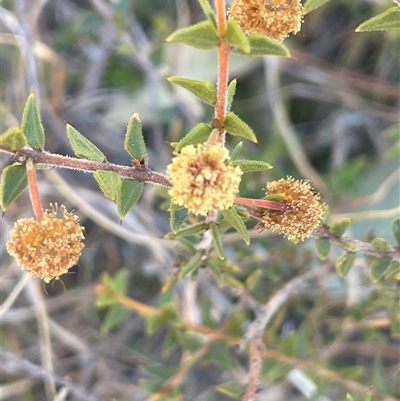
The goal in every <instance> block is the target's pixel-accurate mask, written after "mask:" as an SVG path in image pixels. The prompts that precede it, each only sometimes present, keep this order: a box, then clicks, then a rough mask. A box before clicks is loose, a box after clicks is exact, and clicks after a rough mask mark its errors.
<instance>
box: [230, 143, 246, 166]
mask: <svg viewBox="0 0 400 401" xmlns="http://www.w3.org/2000/svg"><path fill="white" fill-rule="evenodd" d="M242 148H243V141H240V142H239V143H238V144H237V145H236V146H235V149H233V150H232V153H231V163H232V162H233V161H234V160H235V159H236V158H237V157H238V155H239V153H240V152H241V151H242Z"/></svg>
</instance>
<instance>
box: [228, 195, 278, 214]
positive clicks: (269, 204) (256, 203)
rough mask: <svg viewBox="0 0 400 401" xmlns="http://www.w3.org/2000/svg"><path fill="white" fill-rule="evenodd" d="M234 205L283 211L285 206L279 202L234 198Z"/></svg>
mask: <svg viewBox="0 0 400 401" xmlns="http://www.w3.org/2000/svg"><path fill="white" fill-rule="evenodd" d="M235 203H237V204H238V205H243V206H250V207H262V208H264V209H272V210H278V211H280V212H284V211H285V204H284V203H281V202H275V201H270V200H266V199H250V198H236V199H235Z"/></svg>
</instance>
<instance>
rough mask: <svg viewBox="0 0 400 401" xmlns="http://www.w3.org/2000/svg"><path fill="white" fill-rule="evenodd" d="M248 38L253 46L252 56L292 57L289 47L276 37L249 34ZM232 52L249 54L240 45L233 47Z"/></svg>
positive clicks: (251, 46)
mask: <svg viewBox="0 0 400 401" xmlns="http://www.w3.org/2000/svg"><path fill="white" fill-rule="evenodd" d="M248 39H249V42H250V48H251V52H250V54H249V55H250V56H266V55H274V56H283V57H290V52H289V50H288V48H287V47H286V46H285V45H283V44H282V43H280V42H278V41H277V40H275V39H272V38H270V37H268V36H265V35H255V36H249V38H248ZM232 52H233V53H237V54H242V55H245V56H246V55H247V54H246V53H245V52H244V51H243V50H241V49H240V48H238V47H235V48H233V49H232Z"/></svg>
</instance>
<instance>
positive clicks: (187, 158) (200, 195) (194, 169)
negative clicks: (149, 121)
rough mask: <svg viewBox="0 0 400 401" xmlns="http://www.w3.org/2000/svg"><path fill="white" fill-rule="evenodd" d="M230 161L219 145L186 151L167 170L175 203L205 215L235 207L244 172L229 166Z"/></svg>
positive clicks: (178, 154)
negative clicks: (234, 203) (234, 202)
mask: <svg viewBox="0 0 400 401" xmlns="http://www.w3.org/2000/svg"><path fill="white" fill-rule="evenodd" d="M228 158H229V152H228V150H227V149H226V148H225V147H223V146H221V145H219V144H218V145H210V144H208V145H207V144H201V145H197V146H194V145H188V146H185V147H184V148H182V149H181V151H180V153H177V154H176V156H175V157H174V158H173V159H172V162H171V164H170V165H169V166H168V167H167V174H168V176H169V178H170V180H171V183H172V187H171V189H170V190H169V191H168V193H169V195H170V196H171V199H172V202H173V203H174V204H176V205H178V206H184V207H186V208H188V209H189V211H190V212H192V213H194V214H196V215H202V216H206V215H207V213H208V212H210V211H216V210H218V209H221V210H224V209H227V208H229V207H230V206H232V205H233V201H234V200H235V196H236V194H237V193H238V192H239V184H240V178H241V175H242V171H241V169H240V168H239V167H234V166H231V165H229V164H227V163H226V161H227V160H228Z"/></svg>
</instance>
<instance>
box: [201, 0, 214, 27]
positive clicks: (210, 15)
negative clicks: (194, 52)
mask: <svg viewBox="0 0 400 401" xmlns="http://www.w3.org/2000/svg"><path fill="white" fill-rule="evenodd" d="M199 3H200V6H201V8H202V9H203V12H204V14H205V15H206V16H207V19H208V20H209V21H210V22H211V23H212V24H213V25H214V26H215V27H217V21H216V20H215V14H214V11H213V9H212V8H211V5H210V3H209V2H208V0H199Z"/></svg>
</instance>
